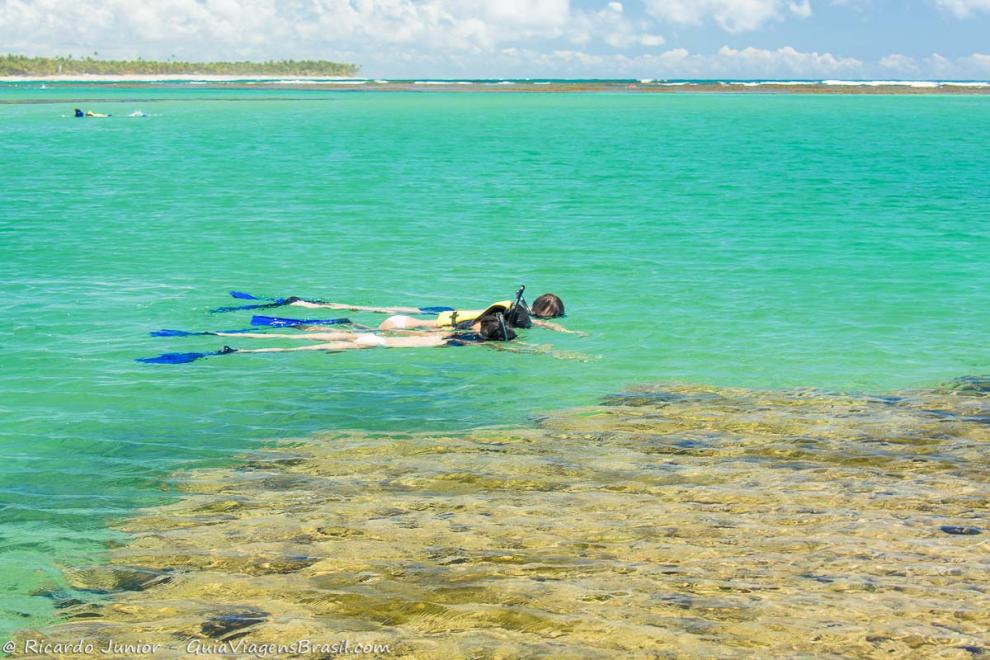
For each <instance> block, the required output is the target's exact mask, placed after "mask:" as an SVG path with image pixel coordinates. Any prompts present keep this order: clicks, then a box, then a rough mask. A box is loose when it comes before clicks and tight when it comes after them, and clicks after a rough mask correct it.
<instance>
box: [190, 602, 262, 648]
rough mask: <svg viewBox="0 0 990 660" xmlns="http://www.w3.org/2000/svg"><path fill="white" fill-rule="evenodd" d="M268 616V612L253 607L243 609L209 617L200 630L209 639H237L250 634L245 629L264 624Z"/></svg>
mask: <svg viewBox="0 0 990 660" xmlns="http://www.w3.org/2000/svg"><path fill="white" fill-rule="evenodd" d="M268 616H269V614H268V612H265V611H262V610H259V609H256V608H253V607H245V608H243V609H239V610H232V611H227V612H221V613H219V614H215V615H213V616H211V617H210V618H209V619H207V620H206V621H204V622H203V625H202V626H200V630H201V631H202V633H203V634H204V635H206V636H207V637H209V638H211V639H225V640H231V639H237V638H238V637H243V636H244V635H247V634H248V633H249V632H250V631H249V630H247V628H250V627H251V626H256V625H258V624H259V623H264V622H265V621H266V620H267V619H268Z"/></svg>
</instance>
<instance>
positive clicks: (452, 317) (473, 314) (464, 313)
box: [437, 300, 512, 328]
mask: <svg viewBox="0 0 990 660" xmlns="http://www.w3.org/2000/svg"><path fill="white" fill-rule="evenodd" d="M510 307H512V301H511V300H500V301H499V302H495V303H492V304H491V305H489V306H488V307H485V308H484V309H455V310H454V311H452V312H440V314H439V315H438V316H437V327H440V328H452V327H454V326H455V325H460V324H462V323H465V322H468V323H473V322H474V321H475V320H476V319H479V318H481V317H482V316H485V315H486V314H494V313H495V312H507V311H508V310H509V308H510Z"/></svg>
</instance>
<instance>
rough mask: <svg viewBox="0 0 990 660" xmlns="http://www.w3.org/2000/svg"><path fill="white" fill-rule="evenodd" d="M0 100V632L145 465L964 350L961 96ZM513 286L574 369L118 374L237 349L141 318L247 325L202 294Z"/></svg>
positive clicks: (980, 180) (979, 229) (912, 362)
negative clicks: (549, 302)
mask: <svg viewBox="0 0 990 660" xmlns="http://www.w3.org/2000/svg"><path fill="white" fill-rule="evenodd" d="M31 99H37V100H49V101H51V100H59V99H61V100H63V101H62V102H54V103H22V102H23V101H27V100H31ZM72 99H89V100H88V101H86V102H85V103H75V102H74V101H72ZM94 99H97V100H94ZM98 99H102V100H98ZM14 101H17V102H20V103H12V102H14ZM0 102H5V103H3V104H0V282H2V283H3V291H4V295H5V305H4V306H3V307H2V312H0V314H2V318H0V412H2V413H3V416H4V423H3V425H2V429H0V448H2V458H3V461H2V462H0V498H2V500H0V502H2V509H0V593H3V594H4V595H3V597H2V598H0V603H2V610H0V620H2V623H0V632H2V631H10V630H12V629H17V628H21V627H24V626H29V625H37V624H38V622H40V621H43V619H44V618H45V617H47V616H50V615H51V612H52V601H51V599H50V598H46V597H44V596H43V595H41V596H39V595H37V594H41V593H44V592H45V591H46V590H51V589H56V588H58V587H59V586H60V585H61V584H62V582H61V579H62V578H61V577H60V576H59V572H58V568H59V567H61V566H65V565H72V564H74V563H78V562H81V561H91V560H94V558H95V559H97V560H98V558H99V556H100V554H101V553H102V552H103V551H104V550H105V549H106V547H107V544H108V542H111V541H113V540H114V535H113V534H112V533H110V532H108V531H106V523H107V521H108V520H112V519H114V518H115V517H118V516H121V515H126V514H127V513H128V512H131V511H133V510H134V508H135V507H137V506H142V505H148V504H153V503H156V502H160V501H163V500H165V499H168V498H170V497H173V496H174V488H173V486H174V484H172V483H171V482H170V481H169V477H168V475H169V473H170V472H173V471H175V470H177V469H182V468H189V467H193V466H196V465H202V464H204V463H210V462H221V461H223V460H225V459H227V458H229V457H230V456H231V455H233V454H234V453H236V452H238V451H239V450H242V449H244V448H247V447H253V446H257V443H258V442H260V441H264V440H267V439H275V438H284V437H292V436H300V435H305V434H308V433H310V432H312V431H316V430H320V429H340V428H354V429H364V430H372V431H375V430H385V431H387V430H394V429H409V430H420V429H461V428H468V427H476V426H481V425H490V424H497V423H520V422H525V420H526V419H527V418H528V417H530V416H532V415H534V414H539V413H540V412H544V411H549V410H555V409H559V408H562V407H566V406H570V405H580V404H587V403H593V402H595V401H596V400H598V399H600V398H601V397H602V396H603V395H606V394H608V393H611V392H615V391H617V390H619V389H620V388H622V387H624V386H626V385H628V384H630V383H635V382H650V381H669V380H678V381H689V382H695V383H713V384H719V385H733V386H746V387H769V388H775V387H792V386H815V387H820V388H828V389H840V390H857V391H882V390H889V389H895V388H906V387H920V386H927V385H932V384H935V383H939V382H942V381H944V380H947V379H950V378H953V377H956V376H960V375H965V374H974V373H985V372H987V371H988V370H990V344H988V342H986V340H985V337H984V333H985V331H986V329H987V328H988V327H990V306H988V305H987V304H986V295H987V293H986V292H987V291H988V290H990V267H988V266H987V264H986V257H987V255H990V186H988V178H987V172H988V171H990V169H988V165H990V156H988V154H990V99H988V98H981V97H962V98H960V97H952V98H950V97H924V98H914V97H864V96H854V97H852V96H803V95H802V96H783V95H781V96H778V95H772V96H751V95H678V96H666V95H649V96H646V95H644V96H638V95H625V94H587V95H585V94H545V95H543V94H483V93H477V94H476V93H456V94H445V93H429V94H425V93H339V92H337V93H334V92H319V91H313V92H287V91H282V90H264V89H259V90H256V91H232V90H211V89H205V88H202V87H197V86H192V85H190V86H187V87H181V86H180V87H175V88H160V87H155V86H150V87H147V88H140V89H112V88H83V87H76V88H74V87H57V88H51V89H47V90H41V89H38V88H37V87H36V86H6V87H0ZM75 105H81V106H82V107H85V108H88V109H92V110H96V111H101V112H110V113H113V114H114V115H115V116H114V117H112V118H110V119H106V120H75V119H71V118H68V117H67V115H69V114H70V113H71V110H72V108H73V107H74V106H75ZM137 108H140V109H142V110H144V111H145V112H148V113H150V114H151V115H152V116H151V117H148V118H144V119H129V118H126V117H124V115H126V114H127V113H128V112H130V111H132V110H134V109H137ZM520 282H525V283H526V284H527V285H528V287H529V289H528V291H529V292H531V293H532V294H533V295H530V299H532V298H533V297H534V296H535V294H537V293H540V292H543V291H547V290H552V291H555V292H556V293H558V294H560V295H561V296H562V297H563V298H564V300H565V301H566V303H567V307H568V312H569V315H568V318H566V319H565V324H566V325H567V326H569V327H572V328H574V329H578V330H583V331H586V332H588V333H590V336H589V337H587V338H581V337H572V336H563V335H557V334H554V333H550V332H547V331H542V330H533V331H530V332H528V333H527V336H526V339H527V341H529V342H532V343H538V344H544V343H552V344H553V345H554V346H555V347H557V348H560V349H562V350H567V351H579V352H582V353H586V354H588V355H592V356H600V357H599V359H595V360H594V361H591V362H578V361H565V360H556V359H553V358H551V357H548V356H544V355H525V354H512V353H505V352H496V351H492V350H487V349H485V348H464V349H457V350H453V349H443V350H441V349H435V350H420V351H384V350H379V351H362V352H358V353H354V354H343V355H325V354H288V355H286V354H274V355H233V356H224V357H217V358H212V359H210V360H207V361H203V362H198V363H194V364H191V365H184V366H151V365H142V364H138V363H136V362H134V358H136V357H140V356H147V355H154V354H157V353H160V352H165V351H204V350H216V349H217V348H219V346H220V345H221V344H222V343H224V341H226V342H227V343H231V344H232V345H235V346H242V347H248V346H260V345H264V342H257V341H255V342H250V341H249V340H241V341H240V342H237V341H232V340H218V339H217V338H211V337H191V338H174V339H162V338H152V337H149V336H148V334H147V333H148V331H150V330H154V329H158V328H179V329H184V330H208V329H233V328H241V327H246V323H247V322H248V319H249V316H250V312H242V313H236V314H226V315H211V314H210V313H209V310H210V309H211V308H213V307H216V306H219V305H224V304H231V303H232V301H231V299H230V298H228V297H227V295H226V292H227V291H228V290H230V289H241V290H246V291H251V292H254V293H258V294H263V295H272V296H278V295H289V294H296V295H301V296H304V297H322V298H328V299H334V300H340V301H344V302H354V303H365V304H389V303H391V304H418V305H444V304H452V305H460V306H475V305H480V304H484V303H486V302H489V301H491V300H495V299H502V298H507V297H509V296H510V295H511V294H512V292H513V291H514V290H515V288H516V286H517V285H518V284H519V283H520ZM292 312H293V313H294V314H295V315H301V314H302V310H292ZM285 315H290V313H289V312H286V313H285ZM327 315H330V316H332V315H334V314H333V313H329V314H327ZM352 316H353V315H352ZM355 318H361V319H362V320H366V321H372V320H374V317H372V316H365V317H361V316H355ZM32 594H35V595H32Z"/></svg>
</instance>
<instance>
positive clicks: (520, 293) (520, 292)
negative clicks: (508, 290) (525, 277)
mask: <svg viewBox="0 0 990 660" xmlns="http://www.w3.org/2000/svg"><path fill="white" fill-rule="evenodd" d="M524 291H526V285H525V284H520V285H519V289H518V290H517V291H516V300H515V302H513V303H512V307H509V311H510V312H511V311H512V309H513V307H518V306H519V305H520V303H522V306H523V307H527V305H526V301H525V300H523V292H524Z"/></svg>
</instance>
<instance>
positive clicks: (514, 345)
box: [482, 341, 601, 362]
mask: <svg viewBox="0 0 990 660" xmlns="http://www.w3.org/2000/svg"><path fill="white" fill-rule="evenodd" d="M482 345H483V346H486V347H488V348H490V349H492V350H495V351H508V352H509V353H530V354H534V355H546V356H547V357H552V358H553V359H555V360H574V361H577V362H592V361H594V360H600V359H601V356H600V355H588V354H586V353H578V352H576V351H559V350H557V349H555V348H554V347H553V346H551V345H549V344H541V345H535V344H527V343H525V342H519V341H513V342H484V343H483V344H482Z"/></svg>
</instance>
